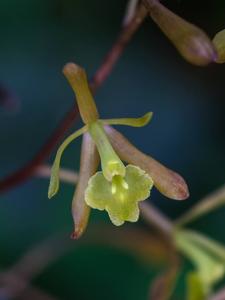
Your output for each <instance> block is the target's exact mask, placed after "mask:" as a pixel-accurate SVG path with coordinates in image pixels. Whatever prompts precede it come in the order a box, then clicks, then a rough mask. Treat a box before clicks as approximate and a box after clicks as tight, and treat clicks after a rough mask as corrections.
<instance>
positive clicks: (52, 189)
mask: <svg viewBox="0 0 225 300" xmlns="http://www.w3.org/2000/svg"><path fill="white" fill-rule="evenodd" d="M86 131H87V126H84V127H82V128H80V129H79V130H77V131H76V132H74V133H73V134H71V135H70V136H68V138H67V139H66V140H65V141H64V142H63V143H62V145H61V146H60V147H59V149H58V151H57V153H56V157H55V160H54V163H53V165H52V170H51V178H50V183H49V188H48V198H49V199H50V198H52V197H53V196H54V195H55V194H56V193H57V192H58V189H59V168H60V161H61V157H62V154H63V152H64V150H65V149H66V147H67V146H68V145H69V144H70V143H71V142H72V141H73V140H75V139H76V138H78V137H79V136H80V135H82V134H83V133H85V132H86Z"/></svg>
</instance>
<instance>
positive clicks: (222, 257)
mask: <svg viewBox="0 0 225 300" xmlns="http://www.w3.org/2000/svg"><path fill="white" fill-rule="evenodd" d="M175 243H176V246H177V247H178V249H180V251H181V252H183V254H184V255H185V256H187V257H188V258H189V259H190V260H191V262H192V263H193V265H194V266H195V271H193V272H190V273H189V274H188V277H187V285H188V288H187V291H188V297H187V299H188V300H204V299H206V298H207V296H208V295H209V294H210V293H211V291H212V289H213V286H214V285H215V284H216V283H217V282H218V281H219V280H221V279H222V277H223V276H224V274H225V248H224V247H223V246H222V245H220V244H218V243H217V242H215V241H213V240H211V239H209V238H207V237H205V236H203V235H201V234H199V233H197V232H195V231H191V230H178V231H177V232H176V233H175Z"/></svg>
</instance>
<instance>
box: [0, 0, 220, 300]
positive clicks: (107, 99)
mask: <svg viewBox="0 0 225 300" xmlns="http://www.w3.org/2000/svg"><path fill="white" fill-rule="evenodd" d="M126 2H127V1H125V0H122V1H121V0H114V1H103V0H92V1H82V0H54V1H51V0H32V1H30V0H21V1H19V2H18V1H16V0H1V1H0V36H1V47H0V66H1V67H0V86H1V89H3V90H4V89H5V88H7V89H8V90H9V91H10V97H12V99H14V100H15V101H16V102H17V103H19V104H17V105H16V106H14V105H12V107H8V106H6V105H4V101H2V105H1V107H0V146H1V147H0V176H1V178H4V176H6V175H8V174H10V173H11V172H13V171H14V170H16V169H18V168H20V167H21V166H23V165H24V164H25V163H26V162H27V161H28V160H29V159H31V158H32V157H33V156H34V154H35V153H36V152H37V151H38V150H39V148H40V146H41V145H42V144H43V143H44V142H45V141H46V139H47V138H48V137H49V136H50V134H51V132H52V131H53V129H54V128H55V127H56V125H57V124H58V122H59V121H60V120H61V119H62V117H63V116H64V114H65V113H66V112H67V111H68V110H69V108H70V107H71V106H72V104H73V101H74V96H73V93H72V91H71V89H70V87H69V86H68V84H67V82H66V80H65V79H64V77H63V75H62V72H61V70H62V67H63V65H64V64H65V63H66V62H68V61H74V62H76V63H78V64H80V65H82V66H83V67H85V68H86V70H87V72H88V74H89V76H91V75H92V74H93V73H94V72H95V70H96V69H97V68H98V66H99V64H100V63H101V61H102V58H103V56H104V55H105V53H106V52H107V51H108V50H109V49H110V47H111V45H112V43H113V42H114V39H115V37H116V36H117V33H118V32H119V30H120V27H121V20H122V18H123V14H124V10H125V7H126ZM165 4H166V5H167V6H168V7H169V8H170V9H172V10H173V11H174V12H177V13H178V14H179V15H180V16H182V17H184V18H185V19H187V20H189V21H191V22H193V23H195V24H196V25H199V26H200V27H201V28H202V29H204V30H205V31H206V32H207V33H208V34H209V36H210V37H213V36H214V34H215V33H216V32H218V31H219V30H221V29H223V28H225V22H224V20H225V2H224V1H222V0H214V1H205V0H199V1H194V0H179V1H178V0H177V1H175V0H167V1H165ZM224 78H225V67H224V65H211V66H209V67H206V68H200V67H195V66H192V65H190V64H188V63H187V62H185V61H184V60H183V59H182V58H181V57H180V56H179V54H178V53H177V52H176V50H175V49H174V48H173V46H172V45H171V44H170V42H169V41H168V40H167V39H166V38H165V36H164V35H163V34H162V33H161V32H160V30H159V29H158V28H157V26H156V25H155V24H154V23H153V22H152V21H151V20H150V18H148V19H147V20H146V22H145V23H144V24H143V26H142V27H141V29H140V30H139V31H138V32H137V34H136V35H135V36H134V38H133V40H132V42H131V43H130V44H129V46H128V47H127V49H126V51H125V53H124V54H123V56H122V58H121V59H120V61H119V63H118V64H117V65H116V67H115V69H114V70H113V72H112V74H111V76H110V77H109V78H108V79H107V81H106V82H105V84H104V86H103V87H102V88H101V89H100V90H99V91H98V93H97V95H96V97H95V99H96V102H97V105H98V107H99V111H100V113H101V115H102V116H104V117H105V118H109V117H110V118H111V117H126V116H130V117H131V116H134V117H135V116H140V115H142V114H144V113H145V112H146V111H153V112H154V117H153V120H152V122H151V124H150V125H149V126H147V127H144V128H142V129H139V130H138V131H137V129H135V128H127V127H121V128H120V129H121V131H122V132H123V133H124V134H126V136H127V137H128V138H129V139H130V140H131V141H132V142H133V143H134V144H135V145H136V146H138V147H139V148H140V149H142V150H143V151H144V152H145V153H148V154H150V155H151V156H153V157H154V158H156V159H157V160H159V161H160V162H162V163H163V164H165V165H166V166H168V167H170V168H171V169H173V170H176V171H177V172H179V173H180V174H182V176H183V177H184V178H185V179H186V180H187V183H188V185H189V188H190V193H191V196H190V198H189V200H187V201H184V202H176V201H172V200H169V199H166V198H165V197H163V196H162V195H161V194H159V193H158V192H157V191H156V190H154V191H153V193H152V196H151V199H150V200H149V201H152V202H153V203H154V204H155V205H156V206H157V207H158V208H160V209H161V210H162V211H163V212H164V213H165V214H167V215H168V216H169V217H171V218H173V219H174V218H176V217H178V216H180V215H181V214H182V212H184V211H186V210H187V209H188V208H189V207H191V206H192V205H193V204H194V203H196V202H197V201H199V200H200V199H201V197H203V196H205V195H206V194H208V193H209V192H211V191H213V190H214V189H216V188H218V187H219V186H221V185H222V184H224V183H225V171H224V170H225V138H224V131H225V118H224V114H225V88H224V87H225V86H224ZM2 93H3V92H2ZM3 94H4V93H3ZM3 98H4V97H3ZM0 101H1V100H0ZM79 126H80V121H77V122H75V123H74V127H73V130H74V129H76V128H78V127H79ZM80 142H81V140H79V141H76V142H75V143H73V144H72V145H71V146H70V147H69V148H68V150H67V151H66V152H65V154H64V156H63V161H62V165H63V166H64V167H67V168H70V169H73V170H78V168H79V151H80ZM54 154H55V151H54V153H52V156H51V158H50V159H49V162H52V159H53V157H54ZM47 189H48V180H46V179H40V178H32V179H30V180H29V181H27V182H25V183H23V184H21V185H19V186H17V187H15V188H13V189H11V190H10V191H7V192H5V193H2V194H1V195H0V270H5V269H7V268H9V267H10V266H12V265H14V264H15V263H16V261H17V260H18V259H19V258H20V257H21V256H22V255H23V253H25V252H26V251H28V249H30V247H32V246H33V245H35V244H38V243H39V242H40V241H42V240H44V239H46V238H48V237H49V236H51V235H52V234H56V233H58V232H64V234H65V236H66V237H67V238H68V239H69V236H70V233H71V230H72V219H71V213H70V206H71V199H72V195H73V190H74V187H73V186H69V185H67V184H62V185H61V190H60V192H59V193H58V195H57V196H56V197H55V198H54V200H51V201H50V200H48V198H47ZM224 219H225V209H224V208H221V209H219V210H217V211H216V212H213V213H212V214H210V215H208V216H206V217H204V218H203V219H199V220H198V221H196V222H195V223H193V225H192V227H193V228H196V229H198V230H200V231H201V232H204V233H206V234H208V235H209V236H211V237H213V238H214V239H216V240H219V241H221V242H223V243H225V234H224V229H223V228H224ZM96 224H103V225H106V226H107V227H109V228H110V232H111V235H110V238H111V239H112V240H114V238H115V237H114V234H115V235H116V234H118V230H120V229H118V228H115V227H113V225H111V224H110V221H109V219H108V217H107V216H106V214H105V213H102V212H99V211H92V214H91V221H90V224H89V229H88V231H89V230H90V228H91V227H92V226H95V225H96ZM103 227H104V226H103ZM125 227H126V228H127V230H131V229H132V228H140V229H141V228H143V229H144V230H146V228H145V225H144V223H142V221H140V222H139V223H138V224H135V226H134V225H130V224H127V225H125ZM100 230H101V227H100V228H99V231H100ZM89 236H90V233H89ZM129 239H131V240H130V241H132V242H133V243H135V242H136V238H135V234H134V235H133V236H132V235H131V236H129ZM132 239H133V240H132ZM87 241H88V239H87ZM73 243H75V242H73ZM143 247H145V246H144V244H143ZM149 259H151V258H149ZM161 269H162V267H158V266H154V265H152V264H149V263H147V262H146V259H145V260H142V259H140V257H137V255H135V253H130V252H129V249H121V248H120V247H114V246H113V245H111V243H107V242H105V243H103V244H102V243H98V242H97V241H95V240H94V239H92V240H91V241H90V242H89V243H82V242H81V243H79V242H78V243H77V244H76V245H74V248H73V249H72V250H70V251H69V253H68V254H65V255H63V256H61V257H60V259H58V260H57V261H55V262H53V263H51V264H49V266H48V267H47V268H46V269H45V270H44V271H43V272H42V273H41V274H39V275H38V276H37V277H36V278H35V281H34V283H35V285H36V286H37V287H39V288H41V289H43V290H44V291H46V292H48V293H50V294H51V295H54V296H55V297H56V298H57V299H66V300H67V299H68V300H70V299H82V300H87V299H105V298H107V299H117V300H120V299H121V300H122V299H139V300H142V299H143V300H144V299H146V297H147V295H148V289H149V285H150V283H151V280H152V278H153V277H154V276H155V275H157V274H158V272H159V271H160V270H161ZM183 292H184V290H183V285H182V280H180V283H179V287H178V289H177V290H176V293H175V296H174V299H182V295H183ZM1 300H4V299H3V298H1Z"/></svg>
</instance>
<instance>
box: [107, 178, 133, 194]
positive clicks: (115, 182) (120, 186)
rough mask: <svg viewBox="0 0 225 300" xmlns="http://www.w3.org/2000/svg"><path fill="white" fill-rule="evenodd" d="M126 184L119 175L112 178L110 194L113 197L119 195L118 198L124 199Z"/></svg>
mask: <svg viewBox="0 0 225 300" xmlns="http://www.w3.org/2000/svg"><path fill="white" fill-rule="evenodd" d="M128 188H129V186H128V183H127V182H126V181H125V180H124V178H123V177H122V176H120V175H115V176H113V178H112V187H111V192H112V194H113V195H115V194H117V195H120V198H121V199H123V198H124V190H128Z"/></svg>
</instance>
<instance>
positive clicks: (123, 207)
mask: <svg viewBox="0 0 225 300" xmlns="http://www.w3.org/2000/svg"><path fill="white" fill-rule="evenodd" d="M152 186H153V181H152V179H151V177H150V176H149V175H148V174H146V173H145V171H143V170H141V169H140V168H138V167H136V166H133V165H128V166H126V174H125V176H124V177H121V176H114V178H113V181H112V182H109V181H108V180H106V179H105V177H104V175H103V173H102V172H97V173H96V174H95V175H94V176H92V177H91V178H90V180H89V183H88V187H87V189H86V192H85V201H86V203H87V204H88V205H89V206H90V207H92V208H96V209H99V210H106V211H107V212H108V214H109V217H110V219H111V221H112V223H113V224H115V225H116V226H119V225H122V224H123V223H124V222H125V221H130V222H136V221H137V220H138V217H139V208H138V202H139V201H143V200H145V199H147V198H148V197H149V195H150V190H151V188H152Z"/></svg>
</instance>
